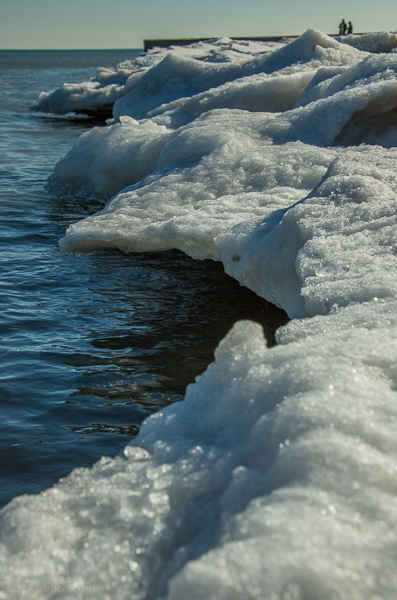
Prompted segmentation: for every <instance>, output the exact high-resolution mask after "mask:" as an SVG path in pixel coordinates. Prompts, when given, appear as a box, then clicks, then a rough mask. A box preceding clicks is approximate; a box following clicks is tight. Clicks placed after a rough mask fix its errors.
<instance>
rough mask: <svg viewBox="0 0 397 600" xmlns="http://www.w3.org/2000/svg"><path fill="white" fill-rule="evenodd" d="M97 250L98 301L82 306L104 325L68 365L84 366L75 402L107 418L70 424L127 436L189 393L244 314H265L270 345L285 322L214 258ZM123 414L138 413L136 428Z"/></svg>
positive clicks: (94, 281) (281, 314)
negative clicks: (150, 414) (149, 416)
mask: <svg viewBox="0 0 397 600" xmlns="http://www.w3.org/2000/svg"><path fill="white" fill-rule="evenodd" d="M92 258H95V263H93V272H92V274H91V279H92V282H91V289H92V295H91V296H90V305H89V306H85V305H80V306H79V305H78V304H77V306H76V307H75V309H76V311H77V312H79V313H80V315H90V317H91V318H92V319H96V320H98V319H99V320H100V324H102V323H103V322H105V323H106V328H105V330H103V329H101V328H98V323H97V326H96V328H94V329H91V330H90V331H89V332H88V335H87V337H88V339H89V343H90V345H91V347H92V350H91V352H90V353H88V354H82V353H77V354H73V355H70V356H68V357H67V358H66V359H64V364H67V365H69V366H71V367H74V368H75V369H76V370H78V371H79V373H80V381H81V383H80V384H79V386H78V389H77V390H75V391H73V392H72V393H71V394H70V396H69V400H68V402H69V404H71V403H73V404H74V405H76V406H79V407H81V406H87V405H88V404H89V405H90V407H91V410H93V409H94V407H96V408H97V409H98V410H99V409H102V410H101V411H100V414H102V415H103V416H104V418H105V419H106V423H101V425H98V423H97V424H96V425H95V426H94V424H93V423H85V424H84V425H83V426H82V425H75V424H73V425H70V424H68V427H69V428H70V430H71V431H73V432H75V433H79V434H81V433H87V432H89V433H93V432H101V433H106V432H111V433H115V427H118V428H119V430H120V433H121V434H122V435H136V433H137V431H138V427H137V425H139V423H141V422H142V420H143V418H145V417H146V414H147V412H155V411H157V410H158V409H160V408H162V407H164V406H166V405H167V404H169V403H170V402H175V401H177V400H181V399H182V398H183V395H184V392H185V389H186V386H187V385H188V384H189V383H191V382H192V381H194V379H195V377H196V376H197V375H199V374H200V373H202V372H203V371H204V370H205V368H206V367H207V365H208V363H210V362H211V361H212V360H213V353H214V349H215V348H216V346H217V345H218V343H219V341H220V340H221V339H222V338H223V337H224V335H225V334H226V333H227V331H228V330H229V329H230V328H231V326H232V325H233V323H234V322H235V321H236V320H238V319H245V318H250V319H253V320H255V321H257V322H259V323H261V324H262V325H263V327H264V329H265V333H266V337H267V339H268V343H269V345H273V344H274V343H275V341H274V332H275V329H276V328H277V327H278V326H279V325H280V324H282V323H283V322H286V315H285V313H284V312H283V311H281V310H279V309H277V308H276V307H275V306H273V305H269V304H268V303H266V302H265V301H264V300H262V299H260V298H258V296H256V295H255V294H253V293H252V292H250V291H249V290H247V289H246V288H243V287H240V286H239V284H238V283H237V282H236V281H234V280H233V279H231V278H230V277H228V276H227V275H226V274H225V273H224V272H223V268H222V266H221V265H220V264H219V263H214V262H213V261H194V260H191V259H189V258H188V257H187V256H185V255H184V254H182V253H181V252H177V251H174V252H167V253H158V254H144V255H124V254H121V253H119V252H117V251H104V252H102V253H95V256H93V257H92ZM112 274H113V275H112ZM127 407H128V408H127ZM103 409H106V410H103ZM109 414H110V418H109V417H108V415H109ZM125 414H126V415H128V417H129V418H130V421H129V422H131V416H132V415H133V417H134V419H133V420H134V424H135V425H136V426H135V427H128V428H127V430H126V429H125V425H124V423H123V421H124V419H125V418H126V417H125ZM76 415H78V417H79V418H81V414H80V413H79V412H78V413H76ZM128 417H127V418H128ZM117 419H119V420H117ZM120 419H121V421H120Z"/></svg>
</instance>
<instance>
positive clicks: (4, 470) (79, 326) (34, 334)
mask: <svg viewBox="0 0 397 600" xmlns="http://www.w3.org/2000/svg"><path fill="white" fill-rule="evenodd" d="M137 53H138V52H137V51H134V50H124V51H116V50H111V51H108V50H105V51H32V52H28V51H0V84H1V85H0V160H1V162H0V273H1V276H0V287H1V289H0V303H1V310H0V354H1V362H0V410H1V413H0V414H1V431H0V505H3V504H5V503H6V502H8V501H9V500H10V499H11V498H12V497H14V496H15V495H19V494H22V493H32V492H38V491H40V490H42V489H44V488H46V487H48V486H49V485H51V484H53V483H54V482H55V481H57V480H58V479H59V477H61V476H64V475H66V474H67V473H68V472H69V471H70V470H71V469H72V468H74V467H76V466H83V465H91V464H92V463H93V462H94V461H96V460H97V459H98V458H100V457H101V456H102V455H104V454H108V455H109V454H110V455H112V454H113V455H114V454H116V453H117V452H119V451H120V450H121V449H122V448H123V447H124V445H125V444H126V443H127V442H128V438H129V437H130V436H134V435H136V433H137V432H138V430H139V426H140V424H141V423H142V421H143V420H144V419H145V418H146V417H147V416H148V415H150V414H151V413H152V412H154V411H156V410H158V409H159V408H160V407H162V406H165V405H167V404H169V403H170V402H176V401H179V400H181V399H182V398H183V395H184V390H185V388H186V385H187V384H188V383H190V382H192V381H193V380H194V378H195V376H196V375H197V374H199V373H201V372H202V371H203V370H204V369H205V368H206V366H207V365H208V363H209V362H211V360H212V357H213V351H214V349H215V347H216V345H217V344H218V343H219V341H220V339H221V338H222V337H223V336H224V335H225V334H226V332H227V331H228V330H229V329H230V327H231V326H232V324H233V323H234V322H235V321H236V320H238V319H242V318H250V319H253V320H256V321H259V322H261V323H262V324H263V326H264V327H265V330H266V332H267V337H268V339H269V341H270V342H271V343H273V342H274V331H275V329H276V328H277V327H278V326H279V325H280V324H281V323H283V322H285V321H286V315H285V314H284V313H283V312H282V311H280V310H278V309H277V308H275V307H274V306H272V305H268V304H267V303H266V302H265V301H263V300H261V299H260V298H258V297H257V296H255V295H254V294H253V293H251V292H249V291H248V290H246V289H244V288H242V287H240V286H239V284H238V283H236V282H235V281H234V280H232V279H231V278H229V277H228V276H226V275H225V274H224V273H223V269H222V266H221V265H220V264H217V263H214V262H211V261H193V260H191V259H189V258H187V257H186V256H185V255H184V254H182V253H181V252H179V251H173V252H166V253H158V254H155V253H151V254H122V253H121V252H117V251H98V252H93V253H90V254H79V255H77V254H67V253H64V252H62V251H60V249H59V247H58V239H59V238H60V237H61V236H62V235H63V233H64V231H65V228H66V227H67V226H68V225H69V224H70V223H71V222H74V221H76V220H78V219H80V218H82V217H84V216H86V215H87V214H90V213H92V212H95V211H96V210H98V209H99V208H100V205H99V204H97V205H95V204H92V203H91V204H86V205H84V204H83V203H82V202H81V200H76V201H73V200H72V201H71V200H70V199H68V200H66V199H65V200H64V199H62V198H61V199H59V198H54V197H51V196H49V195H48V194H47V193H46V192H45V190H44V186H45V183H46V180H47V177H48V176H49V175H50V174H51V172H52V169H53V167H54V165H55V163H56V162H57V160H58V159H59V158H61V157H62V156H63V155H64V154H65V153H66V152H67V151H68V150H69V149H70V148H71V147H72V145H73V144H74V143H75V142H76V140H77V138H78V136H79V135H80V134H81V133H83V132H84V131H85V130H86V129H87V128H88V127H91V126H92V125H93V122H92V121H89V120H88V119H86V118H71V117H66V118H56V117H51V116H45V115H40V114H37V113H36V114H35V113H32V112H30V111H29V106H31V105H33V104H35V103H36V101H37V98H38V95H39V93H40V92H41V91H43V90H45V91H49V90H51V89H54V88H56V87H59V86H60V85H61V84H62V83H64V82H66V81H83V80H87V79H88V78H89V77H91V76H93V75H95V67H96V66H111V65H114V64H116V63H117V62H120V61H121V60H124V59H126V58H133V57H134V56H136V55H137ZM96 124H97V123H96Z"/></svg>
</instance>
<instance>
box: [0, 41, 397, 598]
mask: <svg viewBox="0 0 397 600" xmlns="http://www.w3.org/2000/svg"><path fill="white" fill-rule="evenodd" d="M386 38H387V36H386V34H385V36H384V39H386ZM387 39H389V40H390V39H392V34H390V35H389V38H387ZM364 42H365V44H366V52H362V51H360V50H358V49H357V48H352V47H351V46H349V45H348V44H342V43H339V42H338V41H337V40H333V39H330V38H327V37H326V36H325V35H324V34H321V33H320V32H316V31H314V30H309V31H308V32H306V33H305V34H304V35H303V36H302V37H301V38H300V39H298V40H295V41H294V42H291V43H290V44H288V45H283V46H277V47H275V48H273V49H269V48H267V49H266V50H265V51H263V52H260V51H258V52H256V54H255V56H253V55H252V53H250V52H246V53H245V54H244V55H242V53H241V52H240V53H239V55H238V57H237V56H235V55H234V54H237V52H236V51H235V50H234V49H233V48H231V47H230V44H229V45H228V44H226V43H225V41H223V42H222V44H223V45H222V44H221V43H219V45H218V46H217V49H216V52H213V53H212V55H211V57H212V60H208V59H207V60H202V58H203V57H202V56H201V57H200V60H197V57H196V56H195V57H193V58H192V57H189V56H187V54H183V53H177V52H174V51H173V50H170V51H168V52H167V53H166V56H164V57H163V59H162V60H160V61H157V62H156V63H153V65H152V66H151V67H148V68H147V70H146V71H145V74H144V76H142V78H141V79H140V82H139V83H137V84H136V86H135V88H133V89H132V90H131V92H130V94H131V95H128V94H127V95H125V96H124V97H123V99H122V100H120V101H118V102H116V104H115V107H114V111H115V120H114V122H113V123H112V124H110V125H109V126H108V127H106V128H94V129H93V130H92V131H90V132H88V133H86V134H84V135H83V136H82V137H81V139H80V140H79V142H78V144H77V145H76V147H75V148H74V149H73V150H71V152H70V153H69V154H68V155H67V156H66V157H65V158H64V159H63V160H62V161H60V163H58V165H57V167H56V169H55V173H54V176H53V177H52V180H51V182H50V188H51V189H52V190H53V191H54V192H58V193H59V194H64V193H71V194H95V195H98V196H102V197H106V198H111V197H112V196H114V197H113V198H112V199H111V200H110V201H109V203H108V204H107V206H106V207H105V208H104V209H103V211H101V212H100V213H98V214H97V215H94V216H92V217H89V218H87V219H85V220H83V221H81V222H80V223H77V224H75V225H73V226H72V227H71V228H70V229H69V230H68V232H67V234H66V236H65V238H63V240H62V241H61V246H62V247H63V248H64V249H66V250H77V251H82V250H91V249H95V248H99V247H103V246H115V247H119V248H122V249H124V250H127V251H132V250H135V251H145V250H154V249H157V250H161V249H166V248H172V247H177V248H181V249H182V250H184V251H185V252H186V253H188V254H190V255H191V256H193V257H196V258H207V257H210V258H213V259H215V260H221V261H222V262H223V264H224V266H225V269H226V271H227V272H228V273H229V274H230V275H232V276H233V277H235V278H236V279H237V280H238V281H240V282H241V283H242V284H243V285H246V286H248V287H250V288H251V289H253V290H254V291H255V292H256V293H257V294H259V295H261V296H263V297H264V298H267V299H268V300H271V301H272V302H275V303H276V304H278V305H279V306H281V307H283V308H284V309H285V310H286V311H287V312H288V314H289V315H290V316H291V317H293V319H294V320H292V321H291V322H290V323H289V324H288V325H286V326H284V327H283V328H281V329H280V330H279V331H278V342H279V345H278V346H277V347H275V348H272V349H268V348H267V346H266V341H265V340H264V338H263V335H262V331H261V329H260V327H259V326H258V325H255V324H253V323H251V322H239V323H237V324H236V325H235V326H234V327H233V329H232V330H231V332H229V334H228V335H227V337H226V338H225V339H224V340H223V341H222V342H221V343H220V345H219V347H218V349H217V351H216V354H215V362H214V363H213V364H212V365H210V366H209V367H208V369H207V370H206V372H205V373H204V374H203V375H201V376H200V377H199V378H198V379H197V381H196V382H195V383H194V384H191V385H190V386H189V387H188V389H187V392H186V398H185V400H184V402H181V403H178V404H175V405H173V406H172V407H168V408H167V409H164V410H163V411H161V412H160V413H157V414H156V415H154V416H152V417H150V418H149V419H147V420H146V421H145V422H144V424H143V426H142V428H141V432H140V434H139V436H138V437H137V438H136V440H134V442H133V443H132V444H131V445H129V446H127V447H126V448H125V450H124V453H123V455H121V456H119V457H117V458H116V459H110V458H104V459H102V460H101V461H100V462H99V463H97V464H96V465H95V466H94V467H93V468H91V469H77V470H75V471H74V472H72V474H71V475H70V476H69V477H67V478H65V479H64V480H62V481H61V482H59V483H58V484H57V485H55V486H53V487H52V488H50V489H49V490H47V491H45V492H43V493H42V494H41V495H38V496H22V497H19V498H16V499H15V500H13V501H12V502H11V503H10V504H9V505H8V506H7V507H6V508H4V509H3V510H2V511H1V513H0V521H1V530H2V537H1V542H0V572H1V573H2V576H3V582H2V585H3V589H5V590H6V591H5V592H4V594H3V597H4V598H6V600H17V599H18V600H19V599H20V597H21V590H22V591H23V590H28V593H29V597H30V598H34V597H35V594H36V597H38V598H42V599H44V598H46V599H50V598H63V599H68V600H69V599H70V600H71V599H72V598H73V599H81V600H83V599H84V600H88V599H94V598H95V599H96V598H98V597H99V596H100V597H101V598H104V599H109V600H113V599H114V598H118V599H120V600H121V599H128V600H138V599H140V600H143V599H147V600H155V599H156V600H160V599H161V600H185V599H186V598H189V599H192V600H204V599H205V600H211V599H212V600H215V599H216V600H222V599H224V600H243V599H247V600H248V599H249V598H258V599H259V600H318V599H320V598H321V600H342V599H347V598H348V599H349V600H381V599H382V600H394V599H395V597H396V592H397V574H396V569H395V563H396V558H397V542H396V534H395V530H396V526H397V479H396V473H397V465H396V460H395V456H396V451H397V447H396V446H397V441H396V439H397V438H396V426H397V394H396V391H395V390H396V389H397V368H396V364H397V284H396V281H397V261H396V254H397V216H396V215H397V200H396V198H397V175H396V169H395V165H396V159H397V149H396V146H397V144H396V139H397V138H396V134H397V116H396V115H397V108H396V107H397V93H396V89H397V88H396V78H397V57H396V56H395V54H393V53H389V54H378V55H374V54H371V53H368V50H370V49H371V48H372V50H374V49H376V48H377V47H378V48H379V43H380V42H379V36H374V39H373V44H372V46H371V39H370V38H368V39H365V40H363V43H364ZM356 45H357V46H358V44H356ZM377 45H378V46H377ZM215 46H216V44H214V47H215ZM222 52H224V53H225V57H224V60H223V59H222ZM196 62H197V64H195V63H196ZM166 68H169V69H171V73H172V77H173V80H174V82H179V83H178V84H176V83H175V88H174V89H173V88H172V86H169V87H167V85H165V86H164V84H163V82H164V81H165V80H166V72H165V69H166ZM205 73H207V74H208V80H207V82H206V81H205ZM157 78H158V79H157ZM145 80H146V82H145ZM134 90H135V91H134ZM161 90H163V91H164V95H163V96H162V93H161ZM178 94H179V96H178ZM262 96H263V97H262ZM145 98H146V107H147V112H146V113H145V114H144V107H145ZM120 107H124V109H125V111H126V113H127V114H121V112H120V111H121V108H120ZM276 109H277V110H276ZM134 111H137V112H136V113H135V112H134ZM142 111H143V112H142Z"/></svg>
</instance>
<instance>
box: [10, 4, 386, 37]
mask: <svg viewBox="0 0 397 600" xmlns="http://www.w3.org/2000/svg"><path fill="white" fill-rule="evenodd" d="M376 6H377V10H374V2H373V0H371V1H370V0H361V1H359V0H347V1H344V2H342V1H341V0H337V1H335V2H330V1H328V2H319V1H318V0H304V1H301V2H296V1H294V0H274V1H270V0H200V1H199V2H198V1H194V0H168V1H164V0H144V1H141V2H138V1H137V0H67V1H64V2H58V1H56V0H0V48H3V49H4V48H10V49H15V48H20V49H26V48H28V49H30V48H31V49H36V48H37V49H46V48H141V47H142V45H143V43H142V40H143V39H145V38H146V39H151V38H173V37H201V36H204V37H215V36H223V35H229V36H240V37H241V36H260V35H292V34H300V33H302V32H303V31H304V30H305V29H307V28H308V27H316V28H317V29H321V30H322V31H325V32H326V33H333V32H335V33H336V30H337V25H338V23H339V21H340V19H341V18H342V17H344V18H345V19H346V20H351V21H353V25H354V28H355V31H356V32H360V31H393V30H397V8H396V4H395V2H392V0H379V1H378V3H377V5H376Z"/></svg>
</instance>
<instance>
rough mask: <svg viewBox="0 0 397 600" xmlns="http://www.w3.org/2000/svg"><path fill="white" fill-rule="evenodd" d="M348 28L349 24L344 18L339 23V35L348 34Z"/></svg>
mask: <svg viewBox="0 0 397 600" xmlns="http://www.w3.org/2000/svg"><path fill="white" fill-rule="evenodd" d="M346 29H347V25H346V22H345V19H342V21H341V22H340V23H339V35H346Z"/></svg>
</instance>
